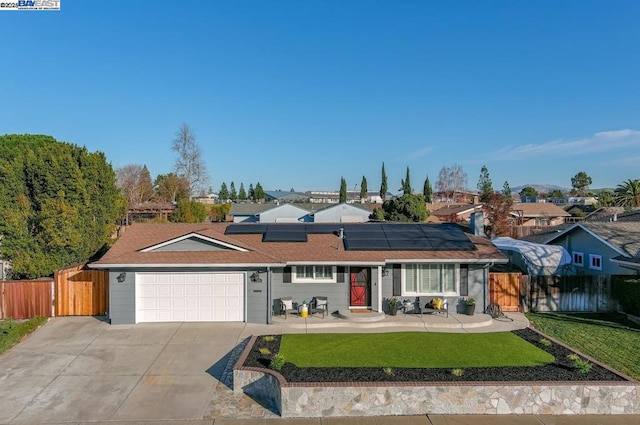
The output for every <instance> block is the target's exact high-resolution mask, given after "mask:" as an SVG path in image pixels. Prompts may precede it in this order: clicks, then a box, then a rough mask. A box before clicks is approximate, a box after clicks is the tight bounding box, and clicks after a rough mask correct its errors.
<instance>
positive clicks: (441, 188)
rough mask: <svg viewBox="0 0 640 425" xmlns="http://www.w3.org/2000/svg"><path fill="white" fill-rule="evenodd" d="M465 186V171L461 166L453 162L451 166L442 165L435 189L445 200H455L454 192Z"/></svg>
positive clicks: (461, 189)
mask: <svg viewBox="0 0 640 425" xmlns="http://www.w3.org/2000/svg"><path fill="white" fill-rule="evenodd" d="M466 188H467V173H465V172H464V170H463V169H462V166H460V165H458V164H454V165H452V166H451V167H447V166H444V167H442V168H441V169H440V172H439V173H438V180H437V181H436V189H437V190H438V192H440V196H441V197H444V199H446V200H447V201H453V202H455V201H456V194H457V193H459V192H463V191H464V190H465V189H466Z"/></svg>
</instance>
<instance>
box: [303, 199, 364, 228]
mask: <svg viewBox="0 0 640 425" xmlns="http://www.w3.org/2000/svg"><path fill="white" fill-rule="evenodd" d="M371 212H372V210H370V209H368V208H365V207H364V206H360V205H358V204H347V203H344V202H343V203H340V204H337V205H331V206H328V207H326V208H322V209H320V210H318V211H315V212H313V213H311V214H310V215H309V217H310V218H311V219H310V220H305V221H313V222H314V223H365V222H367V221H369V216H370V215H371Z"/></svg>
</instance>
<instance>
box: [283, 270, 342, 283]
mask: <svg viewBox="0 0 640 425" xmlns="http://www.w3.org/2000/svg"><path fill="white" fill-rule="evenodd" d="M291 278H292V279H291V280H292V282H294V283H314V282H326V283H335V282H336V268H335V267H334V266H296V267H294V268H293V273H292V276H291Z"/></svg>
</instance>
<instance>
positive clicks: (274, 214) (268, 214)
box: [258, 204, 311, 223]
mask: <svg viewBox="0 0 640 425" xmlns="http://www.w3.org/2000/svg"><path fill="white" fill-rule="evenodd" d="M309 213H310V211H309V210H307V209H305V208H302V207H299V206H297V205H295V204H282V205H278V206H276V207H273V206H272V207H271V208H269V209H267V210H264V211H262V212H260V213H259V214H258V222H260V223H298V222H301V221H311V219H309V218H308V216H309Z"/></svg>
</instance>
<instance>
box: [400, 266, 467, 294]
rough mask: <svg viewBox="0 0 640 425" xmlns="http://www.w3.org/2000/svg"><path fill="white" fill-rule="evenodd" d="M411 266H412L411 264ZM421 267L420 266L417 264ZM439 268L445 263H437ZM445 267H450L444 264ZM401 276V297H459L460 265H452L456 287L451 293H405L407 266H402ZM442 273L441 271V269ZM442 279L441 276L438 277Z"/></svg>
mask: <svg viewBox="0 0 640 425" xmlns="http://www.w3.org/2000/svg"><path fill="white" fill-rule="evenodd" d="M411 265H413V264H411ZM418 265H421V264H418ZM438 265H439V266H443V265H445V263H442V264H441V263H438ZM446 265H451V263H446ZM400 272H401V276H402V296H405V297H431V296H434V297H435V296H448V297H455V296H459V295H460V264H458V263H455V264H453V272H454V276H453V279H454V282H455V286H456V290H455V291H453V292H410V291H407V264H403V265H402V268H401V270H400ZM441 273H442V269H441ZM440 277H441V278H442V276H440Z"/></svg>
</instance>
